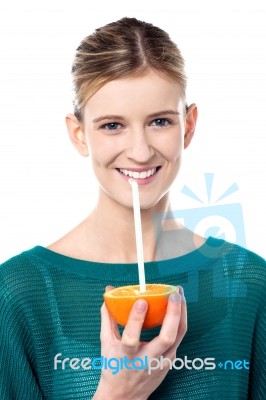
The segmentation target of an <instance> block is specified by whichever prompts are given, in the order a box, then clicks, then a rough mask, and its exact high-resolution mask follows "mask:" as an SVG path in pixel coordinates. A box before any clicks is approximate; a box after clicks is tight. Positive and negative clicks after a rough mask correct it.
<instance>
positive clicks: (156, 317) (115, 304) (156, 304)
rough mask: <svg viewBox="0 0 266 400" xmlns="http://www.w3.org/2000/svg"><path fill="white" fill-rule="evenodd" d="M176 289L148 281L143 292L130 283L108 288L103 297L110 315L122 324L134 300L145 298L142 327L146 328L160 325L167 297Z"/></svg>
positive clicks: (137, 286)
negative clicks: (145, 310)
mask: <svg viewBox="0 0 266 400" xmlns="http://www.w3.org/2000/svg"><path fill="white" fill-rule="evenodd" d="M176 291H177V287H176V286H172V285H164V284H156V283H148V284H146V292H144V293H140V291H139V285H130V286H121V287H118V288H115V289H112V290H109V291H108V292H105V293H104V295H103V297H104V302H105V304H106V307H107V310H108V311H109V313H110V315H111V316H112V317H113V319H114V320H115V321H116V322H117V323H118V324H120V325H122V326H125V325H126V323H127V321H128V317H129V314H130V311H131V308H132V306H133V304H134V302H135V301H136V300H138V299H145V300H146V301H147V302H148V311H147V313H146V317H145V320H144V323H143V328H145V329H148V328H154V327H155V326H159V325H162V322H163V319H164V316H165V313H166V308H167V302H168V297H169V296H170V294H171V293H173V292H176Z"/></svg>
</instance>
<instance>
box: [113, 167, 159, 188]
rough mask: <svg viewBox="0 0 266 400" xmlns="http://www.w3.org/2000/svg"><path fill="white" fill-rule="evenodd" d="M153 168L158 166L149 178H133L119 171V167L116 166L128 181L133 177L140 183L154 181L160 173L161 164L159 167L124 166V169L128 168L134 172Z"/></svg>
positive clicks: (144, 183)
mask: <svg viewBox="0 0 266 400" xmlns="http://www.w3.org/2000/svg"><path fill="white" fill-rule="evenodd" d="M152 168H156V171H155V173H154V174H153V175H151V176H148V177H147V178H142V179H140V178H131V177H130V176H128V175H124V174H123V173H122V172H120V171H119V168H116V170H117V172H118V173H119V175H120V176H121V177H122V178H124V179H125V180H126V181H128V180H129V179H130V178H131V179H133V180H134V181H135V182H137V183H138V184H139V185H147V184H148V183H151V182H152V181H154V180H155V179H156V177H157V175H158V173H159V171H160V170H161V165H159V166H157V167H149V168H145V169H143V168H122V169H128V170H129V171H133V172H142V171H147V170H148V169H152Z"/></svg>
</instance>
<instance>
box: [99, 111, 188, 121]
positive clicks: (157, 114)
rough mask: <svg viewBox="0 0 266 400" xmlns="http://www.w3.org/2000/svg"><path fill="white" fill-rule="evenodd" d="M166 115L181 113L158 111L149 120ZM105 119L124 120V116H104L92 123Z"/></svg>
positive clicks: (149, 116)
mask: <svg viewBox="0 0 266 400" xmlns="http://www.w3.org/2000/svg"><path fill="white" fill-rule="evenodd" d="M166 114H171V115H179V114H180V113H179V112H178V111H173V110H164V111H158V112H156V113H153V114H150V115H148V116H147V118H155V117H160V116H162V115H166ZM104 119H120V120H121V119H124V117H123V116H122V115H103V116H101V117H98V118H95V119H93V120H92V122H94V123H95V122H100V121H102V120H104Z"/></svg>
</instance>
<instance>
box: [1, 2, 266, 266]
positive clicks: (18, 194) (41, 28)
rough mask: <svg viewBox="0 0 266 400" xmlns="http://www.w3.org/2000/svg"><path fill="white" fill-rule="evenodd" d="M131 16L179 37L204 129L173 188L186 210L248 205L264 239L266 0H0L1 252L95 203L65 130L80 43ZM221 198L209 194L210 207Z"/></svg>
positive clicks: (259, 247)
mask: <svg viewBox="0 0 266 400" xmlns="http://www.w3.org/2000/svg"><path fill="white" fill-rule="evenodd" d="M124 16H128V17H133V16H134V17H136V18H139V19H143V20H145V21H147V22H151V23H153V24H154V25H157V26H159V27H161V28H163V29H165V30H166V31H167V32H168V33H169V34H170V36H171V38H172V39H173V40H174V41H175V42H176V43H177V44H178V46H179V47H180V49H181V51H182V53H183V55H184V57H185V59H186V69H187V75H188V77H189V86H188V102H189V103H191V102H196V103H197V104H198V107H199V121H198V126H197V130H196V136H195V138H194V140H193V143H192V144H191V147H190V148H189V149H188V150H186V151H185V154H184V161H183V167H182V171H181V173H180V176H178V178H177V180H176V183H175V185H174V187H173V190H172V192H171V193H172V199H173V204H174V206H175V208H176V209H183V208H188V207H192V208H193V207H198V206H199V205H200V203H198V202H196V201H195V200H191V199H190V198H189V197H187V196H184V195H182V194H181V193H180V191H181V188H182V187H183V185H184V184H186V185H187V186H189V187H190V188H191V189H192V190H193V191H194V192H195V193H196V194H197V195H198V197H200V198H201V199H202V200H203V202H204V205H205V206H208V201H207V195H206V191H205V186H204V173H207V172H212V173H214V174H215V176H214V187H213V196H212V198H213V200H215V199H217V198H218V197H219V196H220V195H221V194H222V193H223V192H224V191H225V190H226V189H227V188H228V187H229V186H231V184H232V183H234V182H236V183H237V185H238V187H239V190H238V191H237V192H236V193H234V194H232V195H231V196H228V198H226V199H225V200H224V201H223V202H221V203H219V204H222V203H229V204H230V203H234V202H237V203H240V204H241V206H242V210H243V213H244V223H245V234H246V242H247V247H248V248H249V249H251V250H253V251H255V252H257V253H258V254H260V255H262V256H263V257H265V256H266V249H265V230H264V225H265V219H266V218H265V203H266V202H265V199H266V195H265V172H266V162H265V149H266V146H265V144H266V139H265V137H266V129H265V111H266V72H265V71H266V57H265V55H266V43H265V41H266V39H265V38H266V23H265V21H266V2H265V1H264V0H261V1H260V0H241V1H240V0H215V1H213V0H173V1H171V0H160V1H156V0H150V1H143V0H141V1H140V0H134V2H133V1H131V2H126V1H117V0H112V1H108V0H106V1H103V0H97V1H89V0H87V1H82V0H69V1H68V0H64V1H63V0H62V1H61V0H17V1H15V0H1V5H0V51H1V58H0V60H1V61H0V87H1V92H0V113H1V131H0V191H1V193H0V201H1V207H0V262H1V261H4V260H5V259H7V258H9V257H11V256H13V255H15V254H17V253H19V252H20V251H23V250H26V249H27V248H30V247H33V246H35V245H36V244H40V245H44V246H45V245H48V244H50V243H51V242H53V241H54V240H56V239H58V238H59V237H60V236H62V235H63V234H65V233H66V232H67V231H68V230H70V229H72V228H73V227H74V226H75V225H76V224H78V223H79V222H80V221H81V220H82V219H83V218H85V217H86V215H87V214H88V213H89V211H90V209H91V208H92V206H93V205H94V202H95V200H96V193H97V184H96V182H95V179H94V178H93V176H92V173H91V172H90V170H89V161H88V160H87V159H84V158H82V157H80V156H79V155H78V153H77V152H76V151H75V149H74V148H72V145H71V144H70V141H69V139H68V138H67V133H66V128H65V121H64V118H65V115H66V113H67V112H71V111H72V102H71V101H72V93H71V78H70V68H71V62H72V58H73V55H74V51H75V49H76V47H77V46H78V44H79V42H80V41H81V40H82V39H83V38H84V37H85V36H86V35H88V34H91V33H92V32H93V30H94V29H95V28H97V27H99V26H102V25H105V24H106V23H109V22H112V21H115V20H117V19H119V18H122V17H124ZM212 203H213V201H212V199H211V204H210V205H212Z"/></svg>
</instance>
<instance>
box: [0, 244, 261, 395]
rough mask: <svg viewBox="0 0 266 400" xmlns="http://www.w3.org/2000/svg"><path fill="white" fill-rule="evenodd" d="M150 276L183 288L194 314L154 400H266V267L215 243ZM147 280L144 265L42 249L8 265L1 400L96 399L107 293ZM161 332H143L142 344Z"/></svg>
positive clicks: (0, 333)
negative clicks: (108, 287) (102, 314)
mask: <svg viewBox="0 0 266 400" xmlns="http://www.w3.org/2000/svg"><path fill="white" fill-rule="evenodd" d="M145 271H146V281H147V282H149V283H166V284H174V285H181V286H183V288H184V292H185V295H186V299H187V309H188V331H187V333H186V335H185V337H184V339H183V341H182V343H181V345H180V346H179V348H178V349H177V354H176V360H175V361H174V364H173V365H172V368H171V369H170V371H169V372H168V374H167V376H166V378H165V379H164V381H163V382H162V383H161V384H160V386H159V387H158V388H157V389H156V390H155V391H154V392H153V393H152V394H151V395H150V397H149V399H151V400H155V399H158V400H166V399H167V400H178V399H180V400H181V399H191V400H200V399H204V400H206V399H217V400H224V399H234V400H237V399H243V400H244V399H256V400H259V399H261V400H262V399H265V396H266V362H265V360H266V350H265V343H266V329H265V328H266V310H265V277H266V262H265V260H263V259H262V258H261V257H259V256H258V255H256V254H254V253H252V252H250V251H248V250H246V249H244V248H241V247H239V246H237V245H234V244H230V243H228V242H226V241H223V240H220V239H215V238H211V237H210V238H208V239H207V241H206V242H205V243H204V244H203V245H202V246H201V247H200V248H199V249H197V250H194V251H192V252H191V253H189V254H186V255H183V256H179V257H176V258H172V259H167V260H163V261H152V262H146V263H145ZM137 282H138V268H137V264H111V263H99V262H90V261H85V260H79V259H74V258H71V257H68V256H65V255H62V254H59V253H56V252H54V251H51V250H49V249H47V248H45V247H42V246H36V247H34V248H32V249H30V250H27V251H25V252H23V253H21V254H19V255H17V256H15V257H13V258H11V259H10V260H8V261H6V262H5V263H4V264H2V265H1V267H0V343H1V348H0V368H1V369H0V374H1V375H0V399H1V400H24V399H25V400H39V399H47V400H72V399H73V400H74V399H75V400H76V399H86V400H88V399H91V398H92V397H93V395H94V393H95V391H96V388H97V385H98V382H99V379H100V374H101V371H100V368H101V367H102V366H103V364H102V363H103V360H102V359H99V358H100V357H101V348H100V340H99V336H100V324H101V319H100V307H101V305H102V302H103V293H104V289H105V286H106V285H113V286H116V287H117V286H124V285H130V284H136V283H137ZM122 329H123V328H122V327H120V331H121V332H122ZM159 330H160V328H159V327H157V328H153V329H149V330H143V331H142V336H141V340H145V341H150V340H151V339H152V338H154V337H155V336H157V335H158V333H159ZM96 358H98V364H97V362H96ZM64 359H69V360H66V361H63V360H64ZM72 359H74V361H73V360H72ZM76 359H78V360H79V361H77V360H76ZM88 359H89V360H88ZM206 359H207V360H206ZM55 360H57V361H55ZM71 360H72V364H71ZM75 360H76V361H75ZM93 360H94V361H93ZM89 363H90V364H89ZM88 365H89V367H88ZM73 367H74V368H73ZM118 373H119V372H118ZM147 373H148V371H147ZM107 400H108V399H107ZM125 400H126V399H125Z"/></svg>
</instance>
